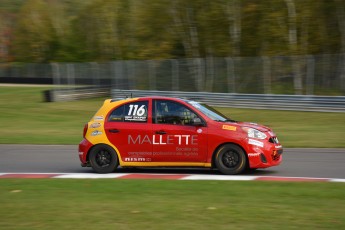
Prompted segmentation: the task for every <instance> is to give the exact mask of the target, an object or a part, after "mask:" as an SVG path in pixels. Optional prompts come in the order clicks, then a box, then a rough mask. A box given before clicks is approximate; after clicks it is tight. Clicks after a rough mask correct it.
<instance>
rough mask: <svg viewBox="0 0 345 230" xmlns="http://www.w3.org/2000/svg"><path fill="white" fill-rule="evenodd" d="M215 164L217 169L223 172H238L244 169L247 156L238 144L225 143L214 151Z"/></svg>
mask: <svg viewBox="0 0 345 230" xmlns="http://www.w3.org/2000/svg"><path fill="white" fill-rule="evenodd" d="M215 164H216V166H217V168H218V170H219V171H221V172H222V173H224V174H227V175H233V174H239V173H241V172H243V170H245V169H246V165H247V158H246V155H245V153H244V151H243V150H242V149H241V148H240V147H239V146H237V145H234V144H225V145H223V146H221V147H220V148H219V149H218V151H217V152H216V154H215Z"/></svg>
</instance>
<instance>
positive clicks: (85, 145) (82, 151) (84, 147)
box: [78, 138, 93, 167]
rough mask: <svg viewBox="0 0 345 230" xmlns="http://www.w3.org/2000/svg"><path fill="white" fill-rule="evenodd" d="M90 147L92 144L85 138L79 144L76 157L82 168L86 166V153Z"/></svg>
mask: <svg viewBox="0 0 345 230" xmlns="http://www.w3.org/2000/svg"><path fill="white" fill-rule="evenodd" d="M92 146H93V145H92V143H90V142H89V141H88V140H87V139H85V138H84V139H83V140H82V141H81V142H80V143H79V148H78V155H79V160H80V162H81V166H82V167H86V166H88V153H89V151H90V149H91V147H92Z"/></svg>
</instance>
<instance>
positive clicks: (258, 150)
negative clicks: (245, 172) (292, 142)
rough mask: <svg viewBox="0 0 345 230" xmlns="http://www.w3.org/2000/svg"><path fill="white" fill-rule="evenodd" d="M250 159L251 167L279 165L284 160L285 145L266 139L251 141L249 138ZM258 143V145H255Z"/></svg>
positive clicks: (248, 150) (248, 152)
mask: <svg viewBox="0 0 345 230" xmlns="http://www.w3.org/2000/svg"><path fill="white" fill-rule="evenodd" d="M248 143H252V144H248V146H247V147H248V149H247V154H248V160H249V167H250V168H267V167H271V166H277V165H279V164H280V163H281V162H282V160H283V157H282V154H283V147H282V146H281V145H280V144H279V143H271V142H269V141H266V140H262V141H261V140H260V141H258V140H255V142H254V141H250V139H248ZM253 143H254V144H256V145H253Z"/></svg>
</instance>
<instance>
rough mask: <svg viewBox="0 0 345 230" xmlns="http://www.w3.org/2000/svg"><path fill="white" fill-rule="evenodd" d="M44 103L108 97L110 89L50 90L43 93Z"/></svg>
mask: <svg viewBox="0 0 345 230" xmlns="http://www.w3.org/2000/svg"><path fill="white" fill-rule="evenodd" d="M43 94H44V101H46V102H54V101H73V100H79V99H85V98H94V97H110V88H94V87H84V88H66V89H52V90H46V91H44V92H43Z"/></svg>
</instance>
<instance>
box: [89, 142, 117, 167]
mask: <svg viewBox="0 0 345 230" xmlns="http://www.w3.org/2000/svg"><path fill="white" fill-rule="evenodd" d="M89 160H90V165H91V167H92V169H93V170H94V171H95V172H97V173H111V172H113V171H114V170H115V169H116V168H117V167H118V165H119V161H118V157H117V154H116V152H115V150H114V149H113V148H111V147H110V146H108V145H103V144H101V145H96V146H95V147H93V148H92V149H91V151H90V156H89Z"/></svg>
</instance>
